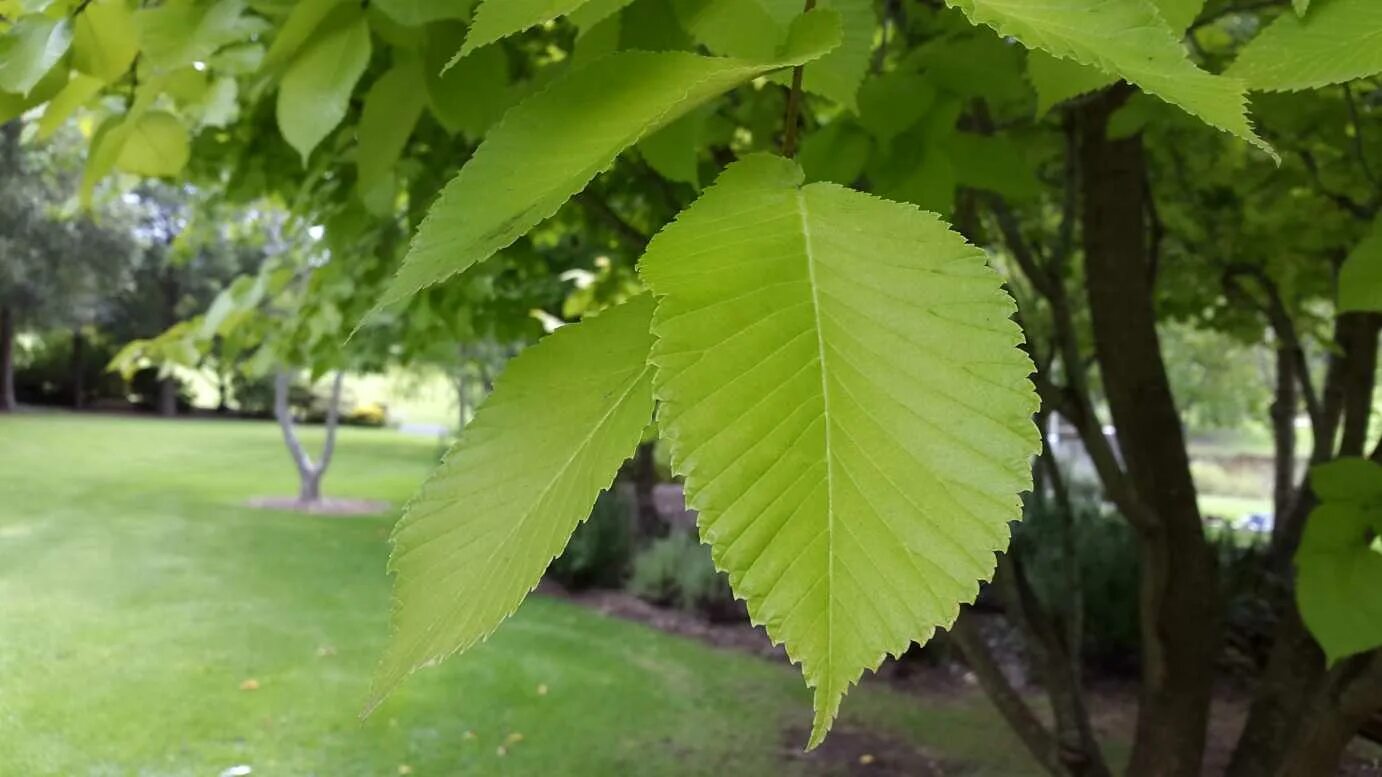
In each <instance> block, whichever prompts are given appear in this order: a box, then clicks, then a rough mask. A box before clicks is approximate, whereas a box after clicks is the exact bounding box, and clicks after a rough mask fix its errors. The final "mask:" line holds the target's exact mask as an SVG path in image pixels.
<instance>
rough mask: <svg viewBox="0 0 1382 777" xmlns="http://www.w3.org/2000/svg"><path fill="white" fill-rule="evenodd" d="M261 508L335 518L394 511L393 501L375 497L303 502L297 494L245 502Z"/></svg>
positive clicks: (361, 516)
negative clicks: (383, 500) (384, 500)
mask: <svg viewBox="0 0 1382 777" xmlns="http://www.w3.org/2000/svg"><path fill="white" fill-rule="evenodd" d="M245 504H246V505H248V506H250V507H254V508H258V509H261V510H291V511H293V512H297V513H304V514H306V515H315V516H324V517H334V518H364V517H370V516H377V515H381V514H387V513H390V512H392V511H393V503H392V502H381V501H379V500H374V499H331V498H323V499H320V500H318V501H316V502H301V501H299V500H298V498H297V497H295V496H261V497H255V498H254V499H251V500H249V501H248V502H246V503H245Z"/></svg>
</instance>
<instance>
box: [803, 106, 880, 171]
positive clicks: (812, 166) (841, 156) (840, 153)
mask: <svg viewBox="0 0 1382 777" xmlns="http://www.w3.org/2000/svg"><path fill="white" fill-rule="evenodd" d="M872 154H873V140H872V139H871V138H870V137H869V135H868V133H867V132H864V131H863V130H862V129H860V128H859V127H858V126H856V125H855V124H854V123H853V122H850V121H846V120H842V119H837V120H835V121H833V122H831V123H830V124H827V125H826V126H824V127H822V128H820V129H819V130H817V131H815V132H813V133H811V134H810V135H807V136H806V140H804V141H802V144H801V169H802V170H803V171H805V174H806V180H808V181H811V182H813V183H814V182H816V181H834V182H835V183H838V184H843V185H845V186H849V185H851V184H853V183H854V182H855V181H857V180H859V176H861V175H863V174H864V166H865V165H867V164H868V161H869V157H870V156H871V155H872Z"/></svg>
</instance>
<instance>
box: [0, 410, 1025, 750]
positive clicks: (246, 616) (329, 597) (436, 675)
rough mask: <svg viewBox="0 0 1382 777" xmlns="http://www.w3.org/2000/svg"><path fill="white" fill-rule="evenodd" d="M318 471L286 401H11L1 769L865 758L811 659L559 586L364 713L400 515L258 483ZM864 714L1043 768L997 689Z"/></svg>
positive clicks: (2, 510) (428, 451)
mask: <svg viewBox="0 0 1382 777" xmlns="http://www.w3.org/2000/svg"><path fill="white" fill-rule="evenodd" d="M307 438H308V440H309V441H313V442H315V440H316V439H317V438H316V436H315V435H314V434H312V433H311V432H309V433H308V435H307ZM437 453H438V452H437V450H436V443H435V441H432V440H428V439H420V438H410V437H406V436H403V435H399V434H397V433H394V432H389V431H364V430H346V431H345V432H343V434H342V438H341V443H340V449H339V453H338V459H337V463H336V465H335V466H334V468H333V470H332V472H331V473H330V475H329V476H328V478H327V481H326V488H327V491H328V493H329V494H331V495H334V496H342V497H359V498H372V499H386V500H391V501H393V502H394V503H399V502H401V501H402V500H404V499H406V498H407V496H408V494H409V493H410V492H411V491H412V490H413V488H415V487H416V485H417V484H418V482H419V479H420V478H421V477H422V476H423V475H424V473H425V472H426V470H427V468H428V467H429V466H430V464H431V463H432V462H433V461H435V458H436V456H437ZM292 475H293V473H292V469H291V465H290V464H289V460H288V458H287V454H286V453H285V452H284V450H283V449H282V447H281V443H280V442H279V440H278V438H277V436H276V429H275V427H273V426H272V425H269V424H262V423H252V422H238V421H156V420H135V419H129V418H117V417H94V416H72V415H47V414H43V415H40V414H34V415H21V416H16V417H8V418H7V417H3V416H0V774H4V775H10V774H14V775H25V776H26V777H28V776H31V775H126V774H129V775H133V774H139V775H218V774H223V773H224V774H235V773H237V772H236V771H234V770H233V769H234V767H248V768H249V769H251V770H252V772H245V771H244V769H240V770H238V773H240V774H246V773H250V774H253V775H255V776H256V777H257V776H258V775H292V776H294V777H296V776H298V775H332V776H333V777H335V776H339V775H398V774H408V773H411V774H415V775H420V776H422V775H461V774H465V775H487V774H532V775H539V774H540V775H585V774H588V775H615V774H638V775H661V774H667V775H671V774H676V775H693V774H736V775H738V774H744V775H774V774H820V773H831V772H839V771H842V770H844V769H845V768H847V767H855V766H856V764H855V763H854V762H853V761H844V760H839V759H837V760H835V761H831V760H829V759H828V758H826V757H824V756H820V755H817V756H815V757H812V758H802V757H800V753H799V749H800V747H801V745H802V744H803V743H804V727H805V726H806V725H807V724H808V722H809V697H808V695H807V693H806V691H805V689H804V688H803V686H802V683H801V680H800V677H799V675H798V674H797V673H796V672H795V670H794V669H793V668H791V667H787V666H784V665H778V664H775V663H773V662H770V661H767V660H764V659H761V658H757V657H753V656H749V655H744V654H740V653H733V652H727V651H721V650H716V649H713V648H710V647H707V646H704V645H702V644H701V643H697V642H691V641H687V640H683V639H680V638H677V637H672V636H668V635H665V634H662V633H660V632H657V631H653V630H651V629H648V628H645V627H643V626H639V625H636V624H632V623H627V622H623V621H618V620H613V619H610V618H606V617H604V616H602V615H599V614H595V613H592V612H590V611H587V610H584V609H581V608H578V607H575V606H573V605H569V604H566V603H563V602H559V601H556V600H551V599H544V598H541V597H535V598H533V599H532V600H531V601H530V602H529V603H528V604H526V605H525V606H524V607H523V608H522V609H521V610H520V611H519V613H518V614H517V615H516V616H515V617H514V618H513V619H512V620H511V621H510V622H508V623H507V624H506V625H505V626H504V627H503V628H501V629H500V630H499V632H498V634H497V635H496V636H495V637H494V638H493V639H492V640H491V641H490V642H488V643H487V644H485V645H483V646H482V647H480V648H478V649H477V650H475V651H473V652H472V653H470V654H468V655H466V656H462V657H459V658H455V659H452V660H451V661H449V662H447V663H446V664H444V665H443V666H441V667H439V668H436V669H429V670H426V671H423V672H420V673H418V674H417V675H415V676H414V677H413V678H412V679H411V680H410V681H409V682H408V683H406V684H405V685H404V687H403V688H402V689H401V690H400V691H399V692H398V693H396V694H395V695H394V696H393V697H392V698H391V699H390V700H389V701H388V702H386V703H385V704H384V706H383V707H381V708H380V709H379V710H378V711H377V712H376V713H375V714H374V715H373V716H371V717H370V718H369V719H367V720H365V721H363V722H361V721H360V720H359V719H358V717H357V716H358V712H359V710H360V707H361V704H362V702H363V700H364V698H365V693H366V689H367V686H368V683H369V678H370V673H371V670H372V668H373V666H374V663H375V661H376V660H377V658H378V656H379V654H380V650H381V648H382V646H383V644H384V641H385V639H386V634H387V611H388V607H389V592H388V579H387V577H386V574H385V572H384V562H385V556H386V554H387V544H386V535H387V532H388V527H389V525H390V522H391V520H392V516H378V517H373V518H351V519H343V518H309V517H304V516H301V515H297V514H293V513H283V512H270V511H261V510H254V509H250V508H247V507H245V506H243V505H244V502H245V500H246V499H248V498H250V497H254V496H266V495H283V494H289V493H291V492H292V489H293V481H292ZM838 728H839V730H841V731H842V732H844V736H846V737H848V736H849V735H850V732H856V733H857V732H869V734H870V735H871V736H878V737H885V738H888V739H890V740H893V742H894V743H901V744H902V745H905V746H906V747H909V748H920V749H922V750H924V752H925V753H927V754H928V755H929V756H931V757H933V758H935V759H938V760H939V761H941V762H942V763H943V764H953V765H955V766H956V767H957V768H961V767H962V769H963V771H964V773H965V774H970V775H1021V774H1031V773H1033V771H1032V769H1031V767H1030V765H1029V762H1028V761H1027V759H1026V757H1025V756H1024V755H1023V754H1022V752H1021V749H1020V747H1019V746H1018V745H1017V744H1016V743H1015V741H1014V740H1013V739H1012V738H1011V737H1010V736H1009V735H1008V733H1007V732H1006V730H1005V729H1004V728H1003V726H1002V724H1001V723H999V722H998V721H997V719H996V717H995V715H994V713H993V712H992V711H991V709H989V708H988V707H987V706H986V705H985V703H984V702H983V701H982V700H980V699H978V698H975V697H973V696H966V697H964V698H934V699H925V700H922V699H918V698H914V697H907V696H904V695H902V694H900V693H898V692H895V691H893V690H891V689H890V688H887V687H885V686H883V685H882V684H881V683H872V684H866V685H865V687H863V688H862V689H859V690H856V691H855V692H854V693H853V694H851V696H850V697H849V699H847V700H846V703H845V710H844V716H843V718H842V719H841V722H840V725H839V727H838ZM881 763H882V762H881V761H880V764H879V765H881ZM857 768H859V769H861V770H862V769H863V768H864V767H857ZM227 770H232V771H227ZM947 771H949V770H947Z"/></svg>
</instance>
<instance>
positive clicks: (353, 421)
mask: <svg viewBox="0 0 1382 777" xmlns="http://www.w3.org/2000/svg"><path fill="white" fill-rule="evenodd" d="M388 422H389V409H388V408H387V407H385V406H383V405H381V404H378V403H377V402H367V403H365V404H363V405H356V406H355V408H354V409H352V410H351V411H350V412H349V413H343V414H342V415H341V423H343V424H346V425H347V426H369V427H375V428H378V427H381V426H384V425H386V424H388Z"/></svg>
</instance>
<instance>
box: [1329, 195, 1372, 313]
mask: <svg viewBox="0 0 1382 777" xmlns="http://www.w3.org/2000/svg"><path fill="white" fill-rule="evenodd" d="M1339 311H1340V312H1345V313H1346V312H1363V311H1373V312H1377V313H1382V218H1379V219H1378V220H1377V223H1376V224H1374V225H1373V228H1372V233H1371V234H1369V235H1368V236H1367V237H1366V238H1364V239H1363V242H1361V243H1359V244H1358V245H1357V246H1356V247H1355V248H1354V249H1353V251H1352V252H1351V253H1350V254H1349V255H1348V259H1346V260H1344V266H1343V267H1342V268H1341V269H1340V270H1339Z"/></svg>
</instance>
